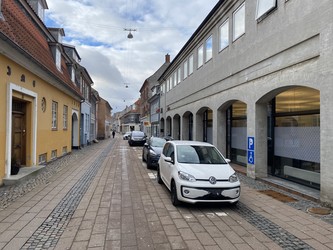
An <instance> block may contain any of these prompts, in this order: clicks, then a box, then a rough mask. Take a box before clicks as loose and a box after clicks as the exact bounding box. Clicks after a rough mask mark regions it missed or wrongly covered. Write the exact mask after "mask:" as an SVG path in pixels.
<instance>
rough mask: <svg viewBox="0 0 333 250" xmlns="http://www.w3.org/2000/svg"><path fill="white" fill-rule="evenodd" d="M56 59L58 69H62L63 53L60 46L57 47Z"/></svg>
mask: <svg viewBox="0 0 333 250" xmlns="http://www.w3.org/2000/svg"><path fill="white" fill-rule="evenodd" d="M55 61H56V66H57V69H58V70H59V71H60V70H61V53H60V50H59V48H56V52H55Z"/></svg>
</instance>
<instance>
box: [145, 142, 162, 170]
mask: <svg viewBox="0 0 333 250" xmlns="http://www.w3.org/2000/svg"><path fill="white" fill-rule="evenodd" d="M165 143H166V140H165V139H164V138H159V137H150V138H149V140H148V141H147V142H146V143H145V144H144V145H143V148H142V161H145V162H146V163H147V168H148V169H150V168H152V167H157V165H158V160H159V159H160V155H161V152H162V149H163V146H164V144H165Z"/></svg>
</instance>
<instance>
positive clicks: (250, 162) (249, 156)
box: [247, 151, 254, 164]
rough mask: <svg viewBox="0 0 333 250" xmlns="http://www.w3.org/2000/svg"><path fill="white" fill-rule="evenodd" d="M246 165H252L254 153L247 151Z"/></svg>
mask: <svg viewBox="0 0 333 250" xmlns="http://www.w3.org/2000/svg"><path fill="white" fill-rule="evenodd" d="M247 163H249V164H254V151H247Z"/></svg>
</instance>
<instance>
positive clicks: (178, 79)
mask: <svg viewBox="0 0 333 250" xmlns="http://www.w3.org/2000/svg"><path fill="white" fill-rule="evenodd" d="M180 73H181V72H180V67H179V68H178V70H177V83H180V81H181V74H180Z"/></svg>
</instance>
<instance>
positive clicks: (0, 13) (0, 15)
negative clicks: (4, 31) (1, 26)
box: [0, 0, 4, 19]
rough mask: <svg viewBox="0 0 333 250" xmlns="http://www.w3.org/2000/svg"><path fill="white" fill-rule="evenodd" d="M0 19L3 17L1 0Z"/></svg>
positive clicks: (0, 1) (0, 0) (0, 2)
mask: <svg viewBox="0 0 333 250" xmlns="http://www.w3.org/2000/svg"><path fill="white" fill-rule="evenodd" d="M0 19H4V18H3V15H2V0H0Z"/></svg>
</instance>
